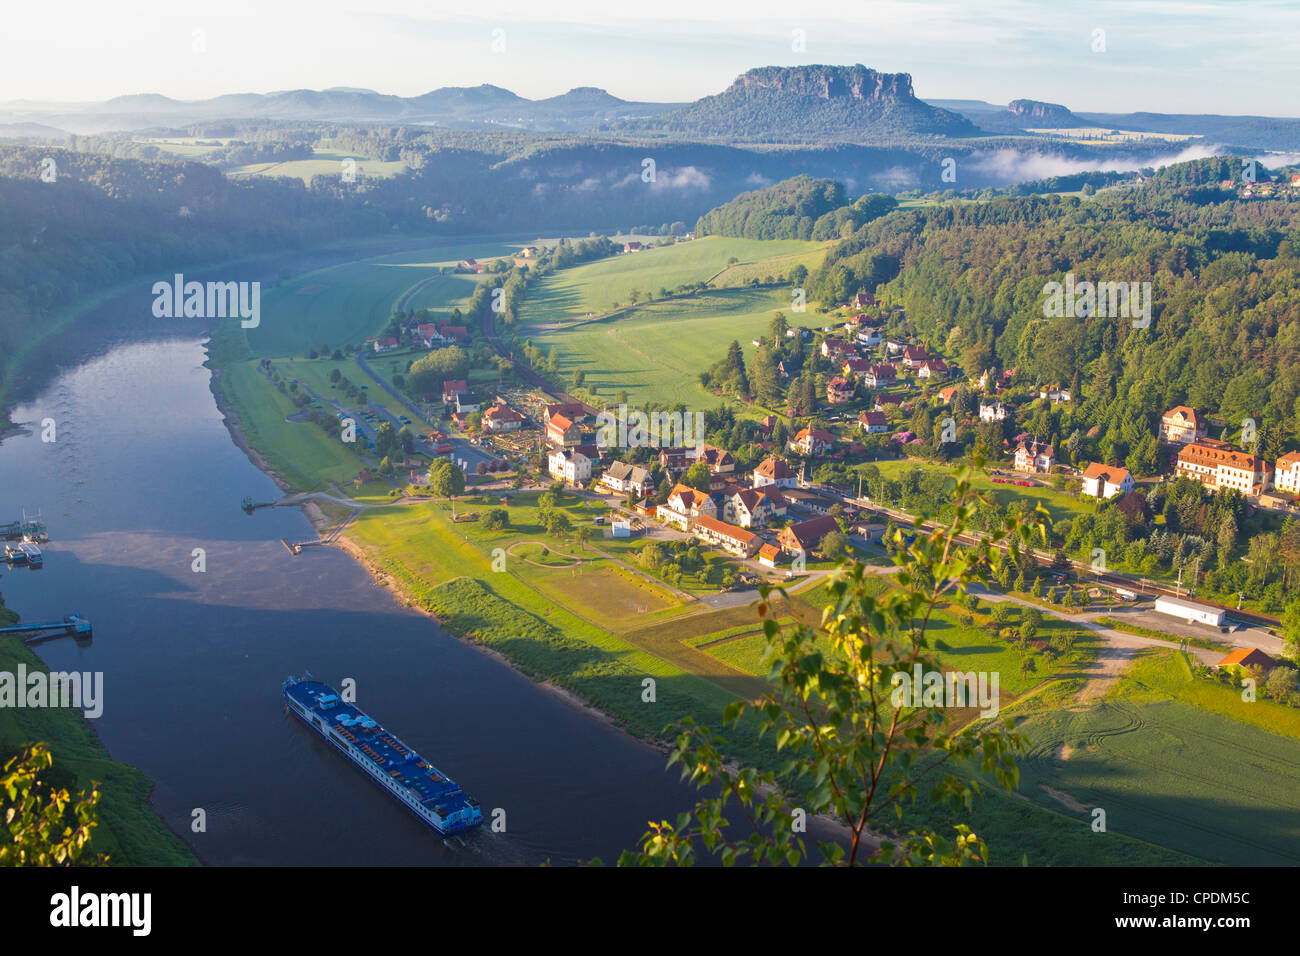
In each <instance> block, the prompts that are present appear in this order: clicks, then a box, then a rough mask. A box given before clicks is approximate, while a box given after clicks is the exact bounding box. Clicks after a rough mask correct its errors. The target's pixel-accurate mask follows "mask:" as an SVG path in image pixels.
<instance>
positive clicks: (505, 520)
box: [483, 508, 510, 531]
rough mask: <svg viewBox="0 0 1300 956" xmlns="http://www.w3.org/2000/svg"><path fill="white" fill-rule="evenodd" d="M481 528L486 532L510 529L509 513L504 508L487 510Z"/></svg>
mask: <svg viewBox="0 0 1300 956" xmlns="http://www.w3.org/2000/svg"><path fill="white" fill-rule="evenodd" d="M483 527H484V528H486V529H487V530H488V531H502V530H504V529H505V528H508V527H510V512H509V511H507V510H506V509H505V508H489V509H488V512H487V514H485V515H484V516H483Z"/></svg>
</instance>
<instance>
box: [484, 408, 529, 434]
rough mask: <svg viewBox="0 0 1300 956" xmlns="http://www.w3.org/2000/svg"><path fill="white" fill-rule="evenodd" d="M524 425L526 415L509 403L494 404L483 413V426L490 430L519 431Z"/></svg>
mask: <svg viewBox="0 0 1300 956" xmlns="http://www.w3.org/2000/svg"><path fill="white" fill-rule="evenodd" d="M523 425H524V416H523V415H520V414H519V413H518V412H517V411H515V410H514V409H513V408H511V407H510V406H509V405H502V404H497V405H493V406H492V407H491V408H489V409H488V410H487V411H485V412H484V413H483V427H484V428H486V429H487V430H488V431H490V432H513V431H518V430H519V429H520V428H522V427H523Z"/></svg>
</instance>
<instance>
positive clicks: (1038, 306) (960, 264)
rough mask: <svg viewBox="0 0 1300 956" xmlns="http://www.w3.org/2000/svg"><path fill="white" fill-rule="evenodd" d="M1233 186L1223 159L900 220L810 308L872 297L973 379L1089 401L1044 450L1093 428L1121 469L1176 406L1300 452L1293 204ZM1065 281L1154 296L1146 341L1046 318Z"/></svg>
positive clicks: (880, 224) (848, 261) (834, 273)
mask: <svg viewBox="0 0 1300 956" xmlns="http://www.w3.org/2000/svg"><path fill="white" fill-rule="evenodd" d="M1240 170H1241V160H1240V159H1238V158H1233V157H1221V158H1215V159H1206V160H1200V161H1197V162H1194V163H1186V164H1180V165H1178V166H1174V167H1170V168H1167V169H1164V170H1161V171H1160V172H1159V173H1157V174H1155V175H1154V176H1153V177H1152V178H1151V179H1149V180H1148V181H1147V182H1146V183H1145V184H1144V185H1142V186H1140V187H1135V188H1132V189H1126V190H1122V191H1115V192H1110V193H1102V194H1099V195H1098V196H1097V197H1095V198H1092V199H1084V200H1080V199H1078V198H1075V197H1027V198H999V199H995V200H993V201H991V202H987V203H965V204H957V203H950V204H943V205H937V206H931V207H925V208H919V209H905V210H898V211H896V212H894V213H891V214H890V215H888V216H885V217H883V218H880V219H877V220H874V221H873V222H870V223H867V224H866V225H865V226H863V227H862V228H861V229H859V230H858V231H857V233H855V234H854V236H853V237H851V238H850V239H847V240H845V241H843V242H841V243H839V244H838V245H837V246H836V247H834V248H833V249H832V250H831V252H830V254H829V255H828V256H827V258H826V260H825V262H824V264H823V266H822V268H821V269H819V270H818V272H817V273H815V274H814V275H813V276H812V277H811V278H810V280H809V287H810V295H813V296H815V297H818V298H820V299H822V300H824V301H829V302H840V301H844V300H845V299H846V298H847V297H848V296H849V295H850V294H851V293H853V292H856V291H859V290H864V289H865V290H869V291H875V292H876V294H877V295H878V296H880V297H882V298H883V299H884V300H885V301H886V302H888V303H891V304H893V305H896V306H902V307H903V309H904V310H905V316H906V318H905V320H904V324H905V325H906V327H907V328H908V329H910V330H912V331H913V332H914V333H915V334H916V335H917V336H918V337H919V338H920V339H922V340H923V341H925V342H927V343H928V344H929V345H931V346H932V347H934V348H937V349H940V350H942V351H943V352H944V353H945V354H948V355H949V356H951V357H955V358H957V359H958V361H959V362H960V364H961V366H962V368H963V369H964V370H965V371H966V372H968V373H969V372H972V371H974V372H976V373H978V371H979V370H980V368H982V367H986V366H987V365H990V364H994V363H996V364H999V365H1001V366H1003V367H1005V368H1008V369H1009V368H1015V369H1016V370H1017V373H1018V375H1020V376H1021V377H1022V378H1023V379H1024V380H1026V381H1033V382H1040V383H1041V382H1062V383H1074V384H1075V385H1076V387H1078V388H1079V392H1076V395H1078V394H1080V393H1081V397H1082V401H1081V402H1078V403H1077V404H1076V405H1075V406H1073V407H1072V408H1071V411H1070V415H1071V417H1072V421H1071V422H1070V423H1069V430H1065V431H1064V433H1063V434H1059V433H1058V434H1052V435H1045V436H1043V437H1045V438H1053V439H1056V440H1061V439H1063V438H1065V437H1067V436H1068V435H1069V433H1070V431H1072V430H1073V429H1075V428H1079V429H1082V430H1083V431H1085V432H1087V431H1088V430H1090V429H1092V428H1094V427H1095V428H1098V429H1100V431H1101V434H1102V435H1103V436H1107V437H1109V438H1110V439H1111V440H1110V442H1109V443H1108V444H1107V450H1109V451H1111V452H1112V455H1113V457H1114V458H1115V459H1117V460H1124V459H1125V458H1126V456H1127V455H1128V454H1130V453H1131V452H1132V451H1133V446H1134V441H1133V437H1134V436H1136V435H1139V434H1144V433H1150V432H1152V431H1153V429H1154V423H1155V421H1156V417H1157V416H1158V415H1159V414H1160V413H1161V412H1163V411H1164V410H1166V409H1167V408H1169V407H1171V406H1173V405H1176V404H1188V405H1191V406H1193V407H1195V408H1198V409H1201V410H1202V411H1205V412H1209V413H1211V414H1212V415H1215V416H1218V417H1219V418H1221V419H1222V420H1223V421H1224V422H1226V423H1231V424H1232V426H1233V428H1234V429H1239V428H1240V427H1241V422H1242V420H1243V419H1245V418H1253V419H1255V420H1256V421H1257V422H1258V423H1261V424H1262V425H1263V426H1265V427H1271V428H1273V429H1275V430H1277V431H1280V432H1284V433H1285V434H1287V435H1289V436H1293V437H1298V438H1300V417H1298V415H1297V412H1298V409H1297V404H1296V401H1297V398H1300V287H1298V281H1297V280H1298V279H1300V223H1298V221H1297V214H1298V213H1300V202H1297V201H1295V200H1289V199H1270V200H1254V201H1240V200H1238V199H1237V198H1236V196H1235V194H1234V193H1232V192H1224V191H1222V190H1220V189H1219V188H1218V183H1219V182H1220V181H1222V180H1224V179H1232V178H1234V177H1235V178H1240ZM1266 172H1267V171H1265V170H1262V169H1261V173H1266ZM1066 273H1073V274H1074V275H1075V276H1076V277H1077V278H1078V279H1079V280H1080V281H1083V280H1087V281H1094V282H1098V281H1115V282H1123V281H1127V282H1139V283H1140V282H1150V283H1151V290H1152V291H1151V296H1152V314H1153V321H1152V323H1151V326H1150V328H1145V329H1135V328H1133V327H1132V323H1131V322H1130V321H1129V320H1127V319H1123V318H1073V317H1061V318H1045V317H1044V308H1043V306H1044V285H1045V284H1046V283H1047V282H1049V281H1061V280H1062V279H1063V277H1064V275H1065V274H1066ZM1126 436H1127V437H1126ZM1108 457H1111V456H1108ZM1134 464H1137V463H1134Z"/></svg>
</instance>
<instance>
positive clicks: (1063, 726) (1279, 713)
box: [1020, 651, 1300, 866]
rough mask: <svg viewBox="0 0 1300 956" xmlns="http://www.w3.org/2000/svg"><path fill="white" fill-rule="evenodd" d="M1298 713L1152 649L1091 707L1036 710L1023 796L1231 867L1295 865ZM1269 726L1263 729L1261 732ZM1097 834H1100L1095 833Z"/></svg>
mask: <svg viewBox="0 0 1300 956" xmlns="http://www.w3.org/2000/svg"><path fill="white" fill-rule="evenodd" d="M1298 718H1300V711H1296V710H1295V709H1293V708H1288V707H1283V706H1282V705H1279V704H1274V703H1272V702H1268V701H1263V700H1260V701H1258V702H1255V703H1245V702H1243V701H1242V700H1241V696H1240V694H1239V692H1238V691H1236V690H1234V689H1233V688H1230V687H1222V686H1218V685H1215V684H1212V683H1210V682H1207V681H1199V680H1194V679H1193V678H1192V676H1191V672H1190V670H1189V668H1188V666H1187V664H1186V661H1185V660H1184V659H1183V657H1182V655H1180V654H1178V653H1177V652H1175V651H1155V652H1150V653H1148V654H1147V655H1145V656H1143V657H1142V658H1140V659H1139V660H1138V662H1137V663H1136V664H1135V665H1134V667H1133V668H1132V670H1131V671H1130V672H1129V674H1128V675H1126V676H1125V678H1124V679H1122V680H1121V681H1120V682H1119V684H1118V686H1117V687H1116V688H1115V690H1114V691H1113V692H1112V693H1111V694H1110V695H1109V696H1108V697H1106V698H1105V699H1104V700H1102V701H1101V702H1100V703H1099V704H1098V705H1097V706H1095V707H1093V708H1090V709H1088V710H1084V711H1071V710H1056V711H1050V712H1045V713H1038V714H1035V715H1034V716H1032V717H1030V718H1029V719H1027V720H1026V721H1024V722H1023V724H1022V726H1021V728H1020V729H1021V730H1022V731H1023V732H1024V733H1026V734H1027V735H1028V736H1029V737H1030V739H1031V740H1032V742H1033V749H1032V752H1031V755H1030V757H1029V758H1028V759H1026V760H1024V761H1022V763H1021V777H1022V786H1021V792H1022V793H1024V794H1026V795H1027V796H1030V797H1031V798H1032V799H1034V800H1035V801H1036V802H1039V803H1040V804H1043V805H1046V806H1050V807H1052V809H1054V810H1056V811H1058V812H1064V813H1067V814H1071V815H1074V816H1076V817H1077V818H1078V819H1079V820H1080V825H1081V826H1085V825H1087V823H1088V822H1090V821H1091V819H1092V818H1091V809H1092V808H1093V807H1101V808H1102V809H1104V810H1105V811H1106V825H1107V829H1108V831H1110V832H1111V833H1123V834H1125V835H1128V836H1132V837H1136V838H1138V839H1141V840H1147V841H1150V842H1153V843H1158V844H1160V845H1162V846H1167V847H1171V848H1174V849H1176V850H1181V851H1183V852H1185V853H1188V854H1191V855H1193V856H1197V857H1200V858H1202V859H1205V860H1207V861H1211V862H1219V863H1225V864H1229V865H1246V864H1253V865H1265V866H1284V865H1292V866H1293V865H1295V864H1297V863H1300V795H1298V794H1300V756H1298V753H1300V752H1298V751H1297V748H1296V737H1297V736H1298V735H1300V719H1298ZM1266 727H1267V728H1269V729H1265V728H1266ZM1094 838H1095V839H1097V840H1098V841H1103V840H1106V839H1108V837H1107V836H1106V835H1105V834H1096V835H1095V836H1094Z"/></svg>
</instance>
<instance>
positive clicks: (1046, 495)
mask: <svg viewBox="0 0 1300 956" xmlns="http://www.w3.org/2000/svg"><path fill="white" fill-rule="evenodd" d="M872 464H873V465H875V467H876V468H878V469H879V470H880V473H881V474H882V475H884V476H885V477H886V478H897V477H898V476H899V475H900V474H902V473H903V472H906V471H911V470H912V469H913V468H920V469H922V470H924V471H942V472H944V473H946V474H949V475H951V474H952V472H953V466H952V465H937V464H932V463H929V462H923V461H908V460H899V461H877V462H872ZM971 483H972V485H973V487H974V488H975V490H976V491H979V492H981V493H987V494H988V495H990V497H991V498H992V499H993V500H995V501H997V503H998V504H999V505H1001V506H1002V507H1004V508H1005V507H1006V506H1007V504H1009V503H1010V502H1012V501H1017V500H1022V499H1025V498H1028V499H1029V500H1030V501H1033V502H1035V503H1036V504H1042V505H1043V507H1044V508H1046V509H1047V510H1048V512H1050V513H1051V515H1052V521H1053V522H1056V521H1062V520H1064V519H1066V518H1074V517H1077V516H1078V515H1081V514H1091V513H1092V512H1093V511H1095V510H1096V507H1097V503H1096V502H1095V501H1092V500H1091V499H1087V498H1076V497H1074V496H1073V495H1071V494H1067V493H1066V492H1064V491H1057V490H1056V489H1055V488H1049V487H1047V486H1046V485H1034V486H1033V487H1031V488H1026V487H1023V486H1019V485H995V484H994V483H993V481H992V480H991V479H990V478H989V476H988V475H985V474H982V473H977V474H976V475H975V476H974V477H973V479H972V482H971Z"/></svg>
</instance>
